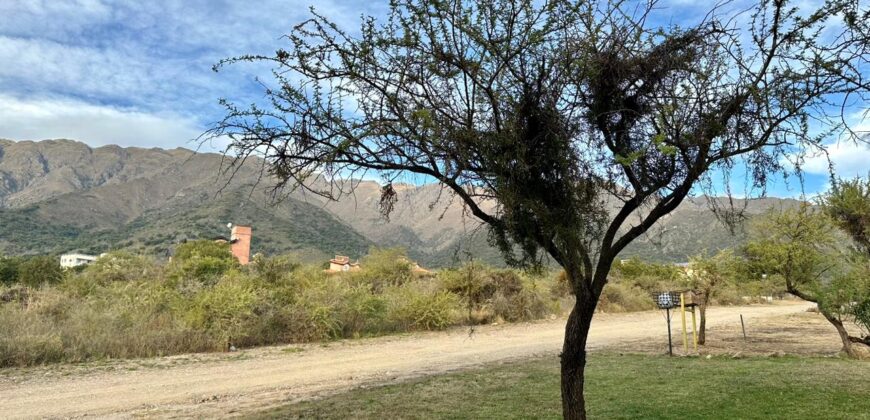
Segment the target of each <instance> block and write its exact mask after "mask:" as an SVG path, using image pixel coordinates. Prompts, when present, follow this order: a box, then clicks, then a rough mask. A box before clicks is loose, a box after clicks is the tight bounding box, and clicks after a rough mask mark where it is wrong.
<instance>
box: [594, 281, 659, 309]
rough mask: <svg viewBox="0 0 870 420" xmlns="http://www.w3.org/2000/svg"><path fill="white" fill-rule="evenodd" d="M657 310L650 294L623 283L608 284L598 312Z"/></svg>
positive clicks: (599, 302) (602, 294) (600, 300)
mask: <svg viewBox="0 0 870 420" xmlns="http://www.w3.org/2000/svg"><path fill="white" fill-rule="evenodd" d="M655 308H656V305H655V302H653V300H652V298H651V296H650V294H649V292H647V291H646V290H644V289H642V288H640V287H638V286H635V285H630V284H626V283H622V282H610V283H607V284H606V285H605V286H604V290H603V291H602V292H601V298H600V299H599V301H598V310H599V311H602V312H632V311H645V310H649V309H655Z"/></svg>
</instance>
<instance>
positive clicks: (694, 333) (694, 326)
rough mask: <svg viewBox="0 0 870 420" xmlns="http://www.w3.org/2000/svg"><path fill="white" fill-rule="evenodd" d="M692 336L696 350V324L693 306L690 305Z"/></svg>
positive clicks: (696, 349)
mask: <svg viewBox="0 0 870 420" xmlns="http://www.w3.org/2000/svg"><path fill="white" fill-rule="evenodd" d="M692 338H694V341H695V351H698V325H697V323H696V322H695V307H694V306H692Z"/></svg>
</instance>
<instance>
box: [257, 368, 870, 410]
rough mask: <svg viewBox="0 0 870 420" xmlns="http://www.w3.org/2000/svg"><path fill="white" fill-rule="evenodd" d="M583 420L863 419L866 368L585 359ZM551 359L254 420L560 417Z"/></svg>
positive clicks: (869, 396) (348, 396)
mask: <svg viewBox="0 0 870 420" xmlns="http://www.w3.org/2000/svg"><path fill="white" fill-rule="evenodd" d="M586 395H587V405H588V411H589V416H590V417H591V418H607V419H610V418H614V419H616V418H619V419H636V418H644V419H669V418H687V419H737V418H739V419H791V420H794V419H870V363H868V362H858V361H852V360H843V359H821V358H794V357H784V358H748V359H732V358H725V357H715V358H712V359H703V358H700V359H699V358H667V357H664V356H640V355H626V356H623V355H604V354H594V355H592V356H591V358H590V361H589V366H588V370H587V394H586ZM560 407H561V406H560V402H559V369H558V359H556V358H553V357H549V358H545V359H538V360H533V361H530V362H522V363H511V364H504V365H498V366H494V367H487V368H483V369H479V370H474V371H470V372H463V373H455V374H448V375H442V376H436V377H430V378H425V379H419V380H415V381H411V382H406V383H402V384H397V385H389V386H382V387H376V388H369V389H359V390H354V391H351V392H347V393H344V394H339V395H335V396H331V397H327V398H324V399H321V400H317V401H309V402H303V403H298V404H293V405H287V406H283V407H279V408H275V409H272V410H270V411H266V412H262V413H258V414H257V415H255V416H253V417H254V418H408V419H417V418H419V419H423V418H426V419H428V418H441V419H464V418H474V419H484V418H485V419H490V418H493V419H494V418H499V419H503V418H559V417H560V410H561V408H560Z"/></svg>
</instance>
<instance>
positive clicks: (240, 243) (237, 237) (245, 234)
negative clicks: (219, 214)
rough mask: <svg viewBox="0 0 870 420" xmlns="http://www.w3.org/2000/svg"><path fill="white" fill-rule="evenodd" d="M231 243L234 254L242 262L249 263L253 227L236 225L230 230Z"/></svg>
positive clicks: (243, 263)
mask: <svg viewBox="0 0 870 420" xmlns="http://www.w3.org/2000/svg"><path fill="white" fill-rule="evenodd" d="M230 243H231V244H232V247H231V249H232V251H233V256H234V257H236V258H237V259H238V260H239V263H240V264H242V265H246V264H248V262H250V260H251V227H250V226H235V225H234V226H233V228H232V230H231V231H230Z"/></svg>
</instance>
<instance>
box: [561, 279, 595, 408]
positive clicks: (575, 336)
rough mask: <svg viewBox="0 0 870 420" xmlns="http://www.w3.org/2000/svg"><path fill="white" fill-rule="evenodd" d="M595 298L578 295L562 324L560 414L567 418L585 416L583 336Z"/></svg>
mask: <svg viewBox="0 0 870 420" xmlns="http://www.w3.org/2000/svg"><path fill="white" fill-rule="evenodd" d="M596 301H597V299H594V300H593V299H591V298H589V297H585V298H584V297H581V296H577V300H576V302H575V303H574V308H573V309H572V310H571V315H569V316H568V322H567V324H566V325H565V342H564V344H563V345H562V355H561V359H562V416H563V417H564V418H565V419H566V420H585V419H586V400H585V399H584V397H583V375H584V372H585V370H586V338H587V336H588V335H589V327H590V325H591V324H592V316H593V315H594V314H595V304H596Z"/></svg>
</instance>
